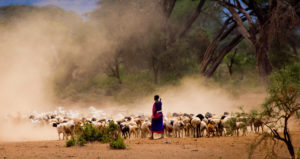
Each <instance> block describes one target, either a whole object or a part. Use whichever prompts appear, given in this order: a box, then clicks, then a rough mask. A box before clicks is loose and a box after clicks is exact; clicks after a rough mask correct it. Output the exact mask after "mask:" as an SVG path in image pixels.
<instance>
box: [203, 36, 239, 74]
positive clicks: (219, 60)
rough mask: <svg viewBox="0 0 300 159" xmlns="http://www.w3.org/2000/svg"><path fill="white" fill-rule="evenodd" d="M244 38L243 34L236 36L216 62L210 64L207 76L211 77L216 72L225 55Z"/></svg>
mask: <svg viewBox="0 0 300 159" xmlns="http://www.w3.org/2000/svg"><path fill="white" fill-rule="evenodd" d="M242 39H243V36H242V35H238V36H236V37H235V38H234V39H233V40H232V41H231V42H230V43H229V44H228V45H227V46H226V47H225V48H224V49H223V51H222V52H221V53H220V55H219V56H218V57H217V59H216V60H215V61H214V63H213V64H212V65H211V66H210V68H209V69H208V71H207V72H206V77H208V78H209V77H211V76H212V75H213V74H214V72H215V71H216V70H217V68H218V66H219V65H220V63H221V62H222V60H223V59H224V57H225V56H226V55H227V54H228V53H229V52H230V51H231V50H232V49H233V48H234V47H236V46H237V45H238V44H239V43H240V42H241V41H242Z"/></svg>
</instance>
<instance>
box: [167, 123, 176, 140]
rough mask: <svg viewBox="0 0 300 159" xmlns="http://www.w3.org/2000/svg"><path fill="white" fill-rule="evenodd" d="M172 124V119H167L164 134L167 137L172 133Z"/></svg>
mask: <svg viewBox="0 0 300 159" xmlns="http://www.w3.org/2000/svg"><path fill="white" fill-rule="evenodd" d="M173 125H174V120H168V121H167V122H166V135H167V136H168V137H171V134H172V133H173Z"/></svg>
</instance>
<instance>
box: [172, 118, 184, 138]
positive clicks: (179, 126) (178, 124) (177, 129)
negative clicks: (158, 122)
mask: <svg viewBox="0 0 300 159" xmlns="http://www.w3.org/2000/svg"><path fill="white" fill-rule="evenodd" d="M184 126H185V124H184V122H183V121H182V120H177V121H175V122H174V125H173V129H174V134H175V136H174V137H179V138H180V134H181V137H183V128H184Z"/></svg>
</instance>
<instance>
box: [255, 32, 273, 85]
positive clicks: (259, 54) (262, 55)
mask: <svg viewBox="0 0 300 159" xmlns="http://www.w3.org/2000/svg"><path fill="white" fill-rule="evenodd" d="M259 36H260V37H259V39H258V41H257V43H256V44H255V52H256V65H257V69H258V73H259V76H260V77H261V79H262V80H265V79H266V77H267V76H268V75H270V74H271V72H272V65H271V62H270V60H269V50H270V40H269V39H270V36H271V35H269V31H267V28H266V29H263V30H261V33H260V35H259Z"/></svg>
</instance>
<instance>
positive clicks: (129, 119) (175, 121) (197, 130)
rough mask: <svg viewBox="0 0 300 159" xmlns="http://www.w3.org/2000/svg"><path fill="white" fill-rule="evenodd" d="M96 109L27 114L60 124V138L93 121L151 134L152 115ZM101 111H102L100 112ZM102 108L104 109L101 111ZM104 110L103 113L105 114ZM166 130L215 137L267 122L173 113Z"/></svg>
mask: <svg viewBox="0 0 300 159" xmlns="http://www.w3.org/2000/svg"><path fill="white" fill-rule="evenodd" d="M91 109H92V112H94V113H92V114H89V115H88V116H85V117H83V116H80V114H77V115H74V113H72V112H67V111H63V110H62V109H60V110H58V111H54V112H44V113H32V114H30V115H29V117H28V116H27V119H28V118H29V119H30V122H31V123H33V124H35V125H44V126H45V125H47V126H53V127H56V129H57V133H58V139H59V140H61V134H63V138H62V139H63V140H64V139H66V140H67V139H68V136H72V137H73V136H74V135H76V133H75V132H76V131H75V130H76V128H78V127H79V126H83V125H84V124H85V123H90V124H92V125H93V126H94V127H96V128H97V129H101V128H103V127H106V126H108V125H109V123H111V122H114V123H115V124H117V128H118V132H119V133H120V134H121V135H122V136H123V137H124V138H139V137H141V138H146V137H149V136H150V135H151V117H150V116H146V115H139V116H134V115H130V116H125V115H120V114H118V117H117V118H118V119H116V118H115V119H112V118H111V119H109V118H107V117H104V115H103V114H104V113H103V112H100V111H98V110H96V109H95V108H91ZM97 111H98V112H97ZM99 112H100V113H99ZM101 113H102V114H101ZM163 118H164V119H163V125H164V132H165V136H166V137H177V138H180V137H203V136H207V137H212V136H226V135H230V136H232V135H237V136H239V133H240V132H242V135H246V134H247V133H249V131H254V132H259V130H261V131H263V122H262V121H261V120H260V119H258V118H253V119H249V118H247V119H246V117H241V116H237V115H234V114H229V113H228V112H224V114H222V115H215V114H212V113H209V112H207V113H205V114H204V115H203V114H196V115H194V114H187V113H173V114H168V115H165V116H164V117H163Z"/></svg>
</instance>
